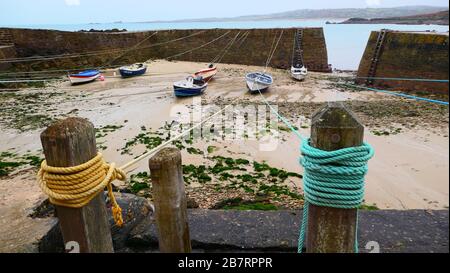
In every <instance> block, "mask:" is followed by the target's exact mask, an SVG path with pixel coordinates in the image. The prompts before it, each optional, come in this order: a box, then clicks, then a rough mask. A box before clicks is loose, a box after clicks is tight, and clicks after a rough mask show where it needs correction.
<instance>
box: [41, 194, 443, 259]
mask: <svg viewBox="0 0 450 273" xmlns="http://www.w3.org/2000/svg"><path fill="white" fill-rule="evenodd" d="M145 202H146V201H145V200H143V199H140V198H137V197H134V196H130V195H125V194H123V195H122V198H120V199H119V203H120V204H121V206H122V208H124V211H127V215H128V216H127V217H128V219H130V216H133V219H132V220H129V221H128V224H127V225H126V226H125V227H124V228H123V229H122V230H119V229H117V228H113V229H112V233H113V238H114V245H115V249H116V252H155V251H157V231H156V226H155V224H154V220H153V215H152V212H151V210H149V209H148V208H150V207H151V206H148V205H146V204H144V203H145ZM143 207H145V208H146V209H142V208H143ZM300 213H301V212H300V211H271V212H263V211H213V210H199V209H196V210H190V211H189V222H190V233H191V240H192V244H193V248H194V249H195V251H196V252H295V251H296V244H297V239H298V229H299V225H300V220H301V219H300V218H301V214H300ZM448 217H449V213H448V210H441V211H424V210H409V211H388V210H386V211H361V212H360V228H359V241H360V252H362V253H363V252H368V251H367V250H366V249H365V246H366V244H367V242H370V241H375V242H377V243H379V245H380V248H381V252H382V253H398V252H401V253H423V252H427V253H428V252H435V253H436V252H437V253H448V252H449V245H448V244H449V237H448V234H449V218H448ZM111 223H112V221H111ZM61 242H62V239H61V236H60V233H59V228H58V225H55V226H54V227H53V229H52V230H51V231H50V232H49V233H48V234H47V236H46V237H44V238H43V239H42V240H41V242H40V251H41V252H57V251H61V250H62V243H61ZM58 246H59V247H58Z"/></svg>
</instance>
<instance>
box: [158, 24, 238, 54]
mask: <svg viewBox="0 0 450 273" xmlns="http://www.w3.org/2000/svg"><path fill="white" fill-rule="evenodd" d="M230 32H231V30H229V31H227V32H226V33H225V34H222V35H220V36H219V37H217V38H215V39H213V40H211V41H209V42H207V43H205V44H203V45H200V46H198V47H196V48H193V49H190V50H187V51H185V52H182V53H178V54H175V55H172V56H169V57H166V58H164V59H167V60H170V59H173V58H176V57H180V56H183V55H186V54H188V53H191V52H193V51H195V50H197V49H200V48H203V47H205V46H208V45H210V44H212V43H214V42H216V41H218V40H220V39H222V38H223V37H225V36H227V35H228V34H229V33H230Z"/></svg>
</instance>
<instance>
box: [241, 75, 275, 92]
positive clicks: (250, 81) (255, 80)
mask: <svg viewBox="0 0 450 273" xmlns="http://www.w3.org/2000/svg"><path fill="white" fill-rule="evenodd" d="M245 80H246V81H247V87H248V89H249V90H250V92H251V93H258V92H264V91H267V89H268V88H269V87H270V86H271V85H272V83H273V78H272V76H271V75H269V74H266V73H261V72H253V73H249V74H247V76H246V77H245Z"/></svg>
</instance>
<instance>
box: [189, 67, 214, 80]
mask: <svg viewBox="0 0 450 273" xmlns="http://www.w3.org/2000/svg"><path fill="white" fill-rule="evenodd" d="M216 74H217V67H214V68H210V69H204V70H200V71H198V72H197V73H195V74H194V76H195V77H202V78H203V79H204V80H205V81H206V82H208V81H210V80H212V79H213V78H214V76H216Z"/></svg>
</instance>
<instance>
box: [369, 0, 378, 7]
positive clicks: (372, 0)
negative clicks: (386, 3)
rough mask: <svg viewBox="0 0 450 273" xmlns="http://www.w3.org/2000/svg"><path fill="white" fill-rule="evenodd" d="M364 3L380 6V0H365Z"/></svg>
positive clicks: (370, 5)
mask: <svg viewBox="0 0 450 273" xmlns="http://www.w3.org/2000/svg"><path fill="white" fill-rule="evenodd" d="M366 4H367V6H369V7H375V6H381V0H366Z"/></svg>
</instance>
